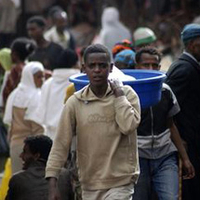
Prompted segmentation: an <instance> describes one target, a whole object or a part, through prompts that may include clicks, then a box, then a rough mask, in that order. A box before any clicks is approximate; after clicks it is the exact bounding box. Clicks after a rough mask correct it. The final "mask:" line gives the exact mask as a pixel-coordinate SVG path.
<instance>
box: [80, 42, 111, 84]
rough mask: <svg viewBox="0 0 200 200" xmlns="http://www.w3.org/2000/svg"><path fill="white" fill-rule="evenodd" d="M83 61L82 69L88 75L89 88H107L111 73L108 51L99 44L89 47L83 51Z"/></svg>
mask: <svg viewBox="0 0 200 200" xmlns="http://www.w3.org/2000/svg"><path fill="white" fill-rule="evenodd" d="M83 60H84V63H83V65H82V67H83V68H82V69H83V72H85V73H86V74H87V75H88V78H89V80H90V85H91V87H102V86H104V85H106V86H107V83H108V75H109V73H110V72H111V71H112V63H111V56H110V53H109V50H108V49H107V48H106V47H105V46H104V45H101V44H94V45H90V46H88V47H87V48H86V49H85V51H84V55H83Z"/></svg>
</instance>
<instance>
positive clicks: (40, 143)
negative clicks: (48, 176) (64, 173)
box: [6, 135, 52, 200]
mask: <svg viewBox="0 0 200 200" xmlns="http://www.w3.org/2000/svg"><path fill="white" fill-rule="evenodd" d="M51 146H52V140H51V139H50V138H49V137H48V136H44V135H37V136H29V137H27V138H26V139H25V140H24V145H23V150H22V152H21V154H20V158H21V160H22V162H23V167H22V170H20V171H19V172H18V173H16V174H14V175H13V176H12V178H11V179H10V182H9V190H8V193H7V196H6V200H22V199H28V200H36V199H37V200H47V199H48V182H47V180H45V178H44V177H45V167H46V162H47V159H48V156H49V152H50V150H51Z"/></svg>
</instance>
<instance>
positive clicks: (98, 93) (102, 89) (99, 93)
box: [90, 85, 108, 98]
mask: <svg viewBox="0 0 200 200" xmlns="http://www.w3.org/2000/svg"><path fill="white" fill-rule="evenodd" d="M90 88H91V90H92V92H93V93H94V94H95V95H96V96H97V97H98V98H102V97H103V96H104V95H105V93H106V91H107V88H108V85H106V86H103V87H91V86H90Z"/></svg>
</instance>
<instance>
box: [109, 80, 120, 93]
mask: <svg viewBox="0 0 200 200" xmlns="http://www.w3.org/2000/svg"><path fill="white" fill-rule="evenodd" d="M109 82H110V86H111V89H112V90H113V93H114V95H115V96H116V97H120V96H124V91H123V88H122V86H123V84H122V82H121V81H119V80H118V79H112V80H110V81H109Z"/></svg>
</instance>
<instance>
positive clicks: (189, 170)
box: [168, 118, 195, 179]
mask: <svg viewBox="0 0 200 200" xmlns="http://www.w3.org/2000/svg"><path fill="white" fill-rule="evenodd" d="M168 126H169V128H170V131H171V139H172V141H173V143H174V144H175V146H176V148H177V149H178V152H179V154H180V157H181V160H182V162H183V167H184V170H185V173H186V175H185V176H184V179H191V178H193V177H194V176H195V170H194V167H193V165H192V164H191V162H190V160H189V157H188V155H187V152H186V150H185V147H184V145H183V142H182V139H181V137H180V134H179V132H178V129H177V127H176V125H175V124H174V122H173V119H172V118H169V120H168Z"/></svg>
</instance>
